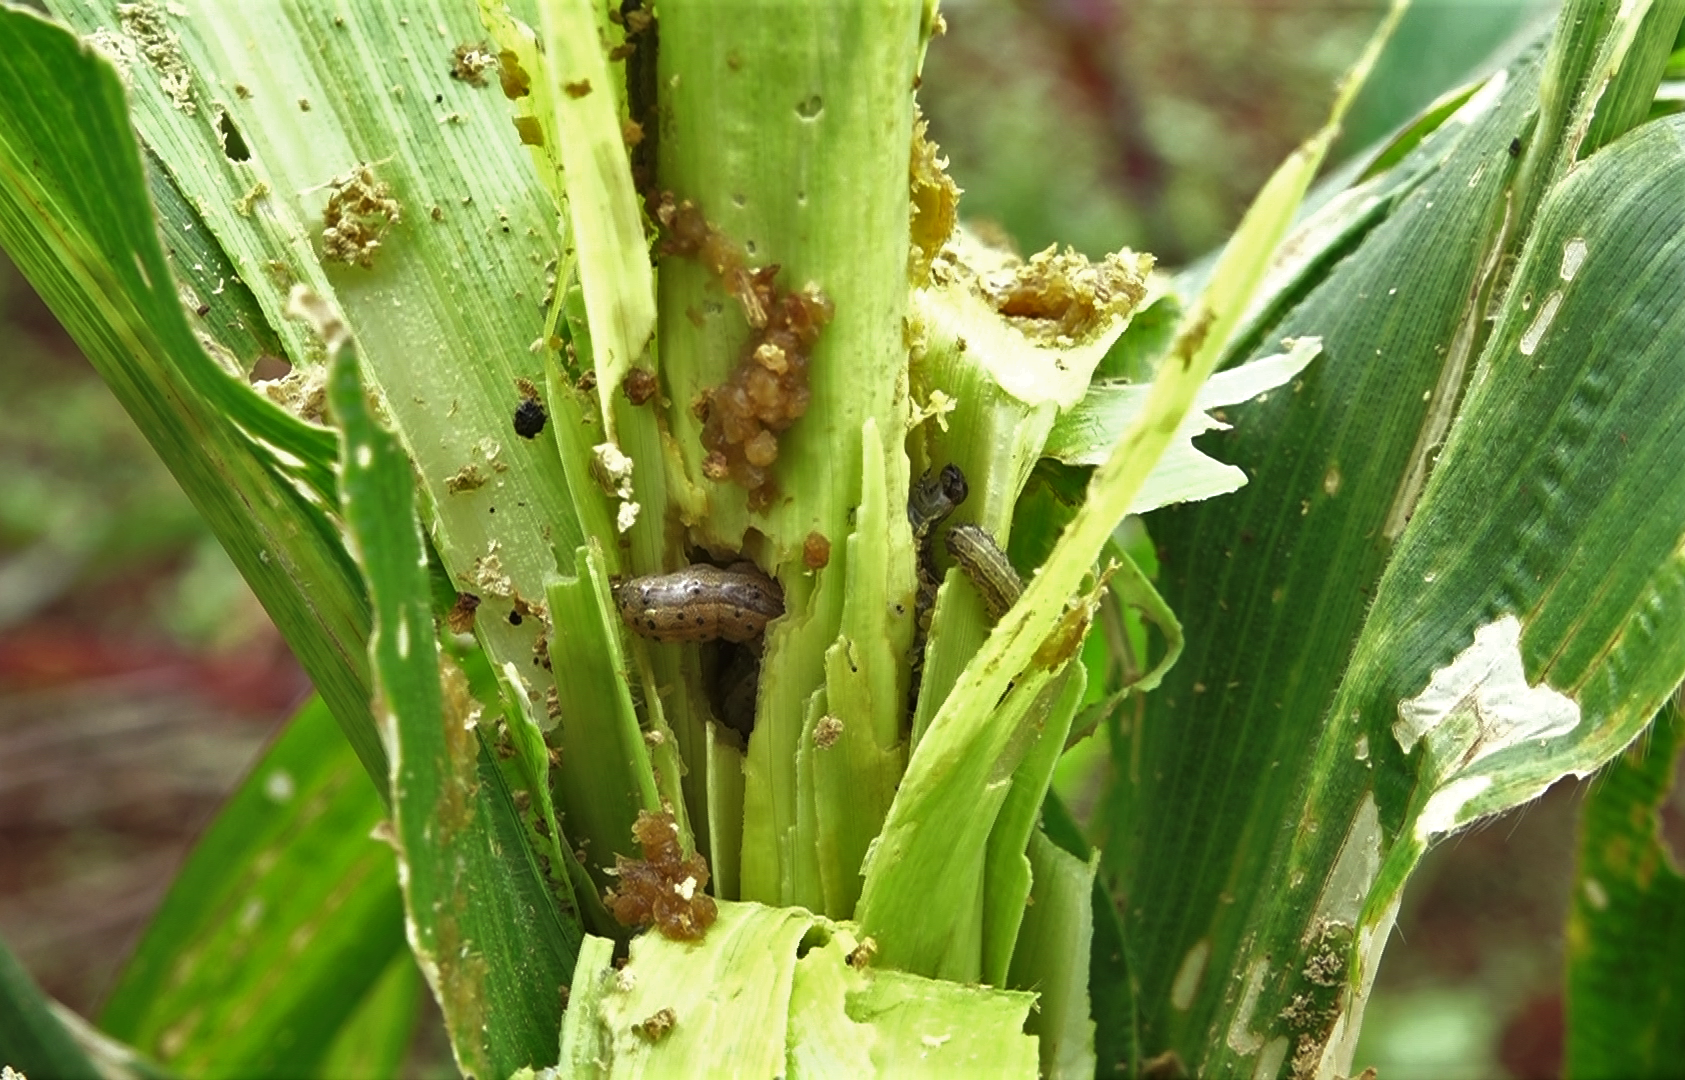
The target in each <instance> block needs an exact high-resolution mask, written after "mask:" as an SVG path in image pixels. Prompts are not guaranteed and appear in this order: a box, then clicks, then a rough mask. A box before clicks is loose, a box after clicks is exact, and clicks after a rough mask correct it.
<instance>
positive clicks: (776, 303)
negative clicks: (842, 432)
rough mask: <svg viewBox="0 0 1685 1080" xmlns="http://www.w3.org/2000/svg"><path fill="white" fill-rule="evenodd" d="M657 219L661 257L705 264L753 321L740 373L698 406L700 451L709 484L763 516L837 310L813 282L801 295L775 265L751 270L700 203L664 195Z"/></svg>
mask: <svg viewBox="0 0 1685 1080" xmlns="http://www.w3.org/2000/svg"><path fill="white" fill-rule="evenodd" d="M656 217H657V218H658V219H659V220H660V222H661V224H662V226H663V227H664V228H665V229H666V230H667V239H666V240H665V241H664V242H663V243H662V251H663V253H665V254H668V255H678V256H681V257H684V258H691V259H695V260H697V261H698V262H700V263H701V264H702V265H703V266H704V267H705V268H706V269H707V270H708V272H709V273H710V274H712V275H713V276H714V277H715V278H717V279H719V281H720V283H721V285H722V286H724V288H725V290H726V292H727V293H729V294H730V295H731V297H732V298H733V299H735V300H736V301H737V302H738V304H739V305H740V306H741V307H742V308H743V316H744V318H745V319H746V320H747V321H748V323H749V338H748V340H747V341H745V342H744V344H743V351H742V353H741V355H740V357H739V359H738V362H737V367H736V368H734V369H733V370H732V372H731V374H730V375H729V376H728V377H727V378H726V381H725V382H723V383H721V384H720V385H719V386H716V387H714V388H713V389H711V390H709V391H708V392H707V396H706V398H705V400H704V401H702V402H701V403H700V404H701V410H700V411H701V412H702V413H703V414H704V423H703V428H702V447H703V449H704V450H706V451H707V452H708V454H707V457H706V458H704V459H703V462H702V472H703V474H704V475H706V476H707V477H708V478H709V479H710V480H728V479H729V480H731V481H733V482H735V483H737V484H740V485H741V486H743V487H744V488H746V489H747V490H748V492H749V508H750V509H751V510H765V509H766V508H767V507H768V506H770V505H771V504H772V500H773V499H774V498H775V497H776V496H777V494H778V487H777V484H776V482H775V481H774V480H773V477H772V465H773V463H774V462H776V461H777V460H778V435H779V434H780V433H781V432H784V431H786V430H788V429H789V427H790V425H792V424H794V423H795V422H796V420H798V419H799V418H800V417H801V416H802V415H803V414H804V413H806V412H807V408H808V405H809V404H811V403H812V400H813V393H812V390H811V389H809V387H808V366H809V362H810V358H811V355H812V352H813V346H814V344H815V343H816V342H817V341H818V340H819V332H820V331H821V330H822V329H823V328H824V327H825V324H827V323H829V322H830V321H831V319H832V317H833V316H834V315H835V314H836V309H835V306H834V305H833V304H832V303H831V301H830V299H829V298H827V297H826V296H825V294H824V293H823V292H821V291H820V290H819V288H818V287H817V286H815V285H812V284H809V285H807V286H805V287H803V288H802V289H801V290H800V291H799V292H789V291H786V290H783V289H780V288H779V287H778V285H777V277H778V270H779V267H778V265H777V264H776V263H775V264H772V265H770V266H763V267H760V268H758V269H757V268H753V267H750V266H749V265H748V263H747V261H746V259H745V256H744V253H743V250H742V248H741V247H740V246H738V244H737V243H736V242H735V241H733V240H732V239H731V238H730V237H728V236H726V235H725V234H724V233H722V232H720V231H719V230H718V229H716V228H714V227H713V226H712V225H710V224H708V221H707V219H706V218H704V217H703V216H702V211H701V210H699V209H698V208H697V206H696V204H695V203H692V202H689V201H688V200H687V201H685V202H682V203H677V204H675V203H674V201H673V197H672V196H671V195H663V196H662V198H661V201H660V203H659V204H658V206H657V208H656Z"/></svg>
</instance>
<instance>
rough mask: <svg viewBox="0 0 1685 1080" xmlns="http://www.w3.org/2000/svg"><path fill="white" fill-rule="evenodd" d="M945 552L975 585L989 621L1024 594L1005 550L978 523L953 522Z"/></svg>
mask: <svg viewBox="0 0 1685 1080" xmlns="http://www.w3.org/2000/svg"><path fill="white" fill-rule="evenodd" d="M946 542H947V545H948V554H950V555H952V556H953V557H954V561H955V562H957V563H959V565H960V569H961V570H964V571H965V576H966V577H968V578H970V579H971V583H972V584H973V585H975V586H977V592H978V595H980V596H982V598H983V608H984V610H986V611H987V612H988V613H989V620H990V621H991V622H999V621H1000V619H1001V616H1003V615H1005V614H1006V612H1007V609H1008V608H1010V607H1011V606H1012V605H1013V604H1016V603H1017V602H1018V597H1019V596H1021V595H1023V592H1024V581H1023V579H1022V578H1020V577H1019V576H1018V571H1017V570H1014V569H1013V568H1012V563H1011V562H1010V561H1009V560H1008V559H1007V557H1006V552H1004V551H1002V550H1001V549H1000V545H999V544H997V543H995V538H994V537H992V536H990V535H989V532H988V530H987V529H984V528H983V527H982V526H981V525H955V526H954V527H953V528H951V529H949V530H948V535H947V537H946Z"/></svg>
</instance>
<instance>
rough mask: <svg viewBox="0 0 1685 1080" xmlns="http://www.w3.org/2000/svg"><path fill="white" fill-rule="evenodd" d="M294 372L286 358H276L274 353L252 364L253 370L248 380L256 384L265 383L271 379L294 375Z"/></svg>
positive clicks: (261, 357) (265, 354)
mask: <svg viewBox="0 0 1685 1080" xmlns="http://www.w3.org/2000/svg"><path fill="white" fill-rule="evenodd" d="M292 370H293V366H292V364H291V363H290V362H288V360H287V358H286V357H284V356H276V355H275V354H274V353H264V354H263V355H262V356H259V357H258V358H257V362H256V363H254V364H252V370H251V373H250V375H249V376H248V378H249V379H250V380H251V381H252V382H254V383H255V382H265V381H267V380H270V379H281V378H285V377H286V376H288V375H290V374H292Z"/></svg>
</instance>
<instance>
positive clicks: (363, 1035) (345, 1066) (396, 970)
mask: <svg viewBox="0 0 1685 1080" xmlns="http://www.w3.org/2000/svg"><path fill="white" fill-rule="evenodd" d="M421 994H422V986H421V970H420V969H419V968H417V967H416V966H415V957H413V956H411V955H410V953H409V950H408V949H404V950H401V951H400V952H399V953H398V955H396V956H394V957H393V958H392V962H391V963H389V964H387V965H386V970H385V971H383V972H381V973H380V975H379V977H378V978H377V979H376V980H375V982H374V986H373V987H371V988H370V990H369V992H368V993H367V994H366V995H364V997H363V1000H362V1002H361V1003H360V1004H359V1005H358V1006H357V1011H356V1012H354V1013H352V1014H351V1015H350V1016H347V1017H346V1018H345V1023H344V1024H343V1025H342V1026H341V1027H340V1029H339V1034H338V1035H336V1036H335V1037H334V1040H333V1042H332V1043H330V1044H329V1045H328V1047H327V1050H326V1052H325V1053H323V1055H322V1069H321V1075H322V1076H324V1077H343V1076H368V1077H385V1076H397V1075H398V1074H399V1070H400V1068H401V1066H402V1065H403V1063H404V1058H405V1057H406V1056H407V1055H408V1054H409V1050H410V1043H411V1042H412V1041H413V1040H414V1038H415V1028H416V1021H417V1020H418V1019H420V1016H421V1008H420V1006H421Z"/></svg>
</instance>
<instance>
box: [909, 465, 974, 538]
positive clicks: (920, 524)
mask: <svg viewBox="0 0 1685 1080" xmlns="http://www.w3.org/2000/svg"><path fill="white" fill-rule="evenodd" d="M969 494H971V489H970V487H969V485H967V484H966V482H965V474H964V473H962V472H960V469H959V466H958V465H954V464H948V465H944V466H942V471H941V472H937V473H932V472H926V473H925V474H924V475H923V476H921V477H919V478H918V479H917V480H915V481H913V488H912V490H911V491H909V492H908V493H907V520H908V521H909V522H911V523H912V526H913V539H915V540H923V539H924V538H925V537H926V536H929V535H930V531H931V530H932V529H934V528H935V527H936V526H937V525H938V524H940V523H941V521H942V519H943V518H945V517H947V516H948V515H949V514H951V513H953V512H954V508H955V507H956V506H958V505H959V504H960V503H962V502H964V501H965V497H966V496H967V495H969Z"/></svg>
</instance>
